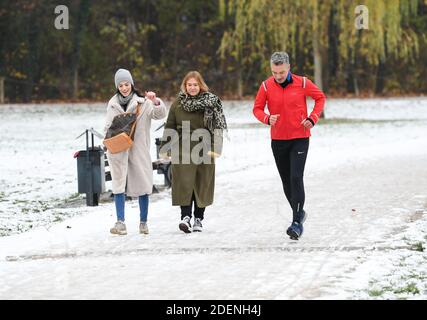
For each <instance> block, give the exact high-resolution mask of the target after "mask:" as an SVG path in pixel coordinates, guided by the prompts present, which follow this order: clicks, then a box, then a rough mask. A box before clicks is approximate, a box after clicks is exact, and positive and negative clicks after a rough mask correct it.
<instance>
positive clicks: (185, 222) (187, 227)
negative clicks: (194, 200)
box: [179, 216, 191, 233]
mask: <svg viewBox="0 0 427 320" xmlns="http://www.w3.org/2000/svg"><path fill="white" fill-rule="evenodd" d="M190 219H191V218H190V217H188V216H186V217H184V218H183V219H182V220H181V222H180V223H179V230H181V231H183V232H185V233H190V232H191V223H190Z"/></svg>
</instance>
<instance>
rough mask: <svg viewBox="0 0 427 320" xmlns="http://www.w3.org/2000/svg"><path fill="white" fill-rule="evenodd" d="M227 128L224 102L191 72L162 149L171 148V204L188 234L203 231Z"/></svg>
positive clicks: (173, 107) (174, 106) (172, 111)
mask: <svg viewBox="0 0 427 320" xmlns="http://www.w3.org/2000/svg"><path fill="white" fill-rule="evenodd" d="M226 129H227V123H226V120H225V116H224V113H223V110H222V103H221V100H220V99H219V98H218V97H217V96H216V95H214V94H213V93H211V92H209V88H208V87H207V85H206V83H205V82H204V80H203V78H202V76H201V75H200V73H199V72H197V71H191V72H189V73H188V74H187V75H186V76H185V77H184V79H183V81H182V84H181V92H180V93H179V94H178V96H177V98H176V100H175V101H174V102H173V103H172V105H171V107H170V110H169V115H168V119H167V122H166V125H165V131H164V134H163V139H162V144H163V146H162V150H161V152H162V153H164V152H163V151H164V150H165V149H170V153H171V156H172V205H173V206H180V207H181V222H180V224H179V229H180V230H182V231H183V232H185V233H189V232H191V231H198V232H201V231H202V223H201V221H202V220H203V219H204V212H205V208H206V207H207V206H209V205H211V204H212V203H213V199H214V189H215V158H216V157H218V156H219V155H220V154H221V152H222V133H223V130H226ZM174 134H175V140H174V138H173V136H174ZM168 137H171V138H172V139H171V140H169V139H168ZM166 142H169V145H166ZM193 203H194V223H193V227H191V222H190V221H191V217H192V206H193Z"/></svg>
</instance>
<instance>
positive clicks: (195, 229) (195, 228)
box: [193, 218, 203, 232]
mask: <svg viewBox="0 0 427 320" xmlns="http://www.w3.org/2000/svg"><path fill="white" fill-rule="evenodd" d="M202 231H203V225H202V220H200V218H196V219H195V220H194V224H193V232H202Z"/></svg>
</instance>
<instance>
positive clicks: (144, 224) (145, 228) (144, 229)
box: [139, 222, 148, 234]
mask: <svg viewBox="0 0 427 320" xmlns="http://www.w3.org/2000/svg"><path fill="white" fill-rule="evenodd" d="M139 233H142V234H148V226H147V222H141V223H140V224H139Z"/></svg>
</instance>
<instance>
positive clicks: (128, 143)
mask: <svg viewBox="0 0 427 320" xmlns="http://www.w3.org/2000/svg"><path fill="white" fill-rule="evenodd" d="M140 106H141V105H140V104H138V107H137V111H136V113H132V112H126V113H122V114H119V115H117V116H115V117H114V119H113V122H112V123H111V126H110V128H108V131H107V134H106V135H105V139H104V141H103V144H104V146H105V147H107V149H108V151H110V152H111V153H119V152H123V151H126V150H128V149H130V148H131V147H132V144H133V139H134V134H135V128H136V121H137V119H138V116H139V112H140Z"/></svg>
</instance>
